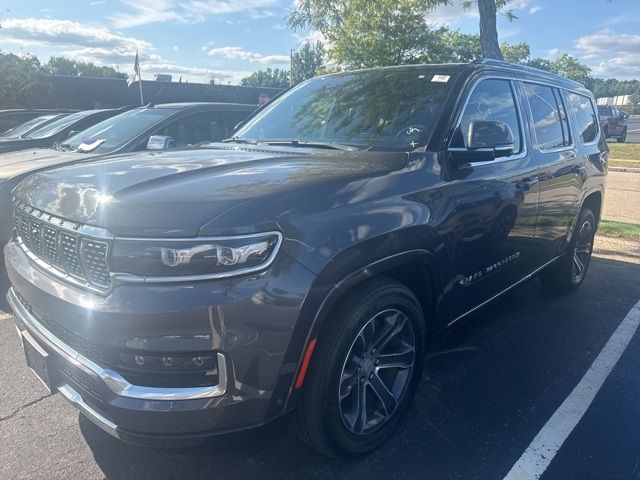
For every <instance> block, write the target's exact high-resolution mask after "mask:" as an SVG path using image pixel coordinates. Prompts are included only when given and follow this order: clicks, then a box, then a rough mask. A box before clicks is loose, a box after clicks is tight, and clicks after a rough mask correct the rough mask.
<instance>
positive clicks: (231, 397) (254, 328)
mask: <svg viewBox="0 0 640 480" xmlns="http://www.w3.org/2000/svg"><path fill="white" fill-rule="evenodd" d="M5 256H6V260H7V271H8V273H9V276H10V278H11V281H12V284H13V288H12V290H11V291H10V292H9V295H8V301H9V303H10V304H11V307H12V309H13V311H14V313H15V319H16V324H17V326H18V329H19V330H20V331H21V332H25V331H26V332H28V334H30V335H31V336H32V337H33V338H34V339H35V340H36V341H37V343H38V344H39V345H40V346H42V347H43V348H44V349H45V350H46V351H47V352H48V353H49V354H50V355H51V356H52V358H53V361H54V364H55V365H56V366H57V368H56V370H58V372H57V373H58V374H57V375H55V385H53V387H54V389H55V390H57V391H58V392H60V393H61V394H62V395H63V396H64V397H65V398H66V399H67V400H68V401H69V402H70V403H71V404H73V405H74V406H75V407H76V408H78V409H79V410H80V411H81V412H82V413H83V414H84V415H85V416H86V417H87V418H88V419H89V420H91V421H92V422H93V423H95V424H96V425H98V426H99V427H100V428H101V429H102V430H104V431H106V432H107V433H109V434H111V435H113V436H115V437H118V438H120V439H122V440H124V441H126V442H129V443H134V444H140V445H145V446H172V447H173V446H185V445H186V446H188V445H191V444H193V443H199V442H200V441H202V440H203V439H204V438H207V437H210V436H216V435H220V434H226V433H230V432H235V431H241V430H246V429H249V428H254V427H258V426H262V425H264V424H266V423H269V422H270V421H271V420H274V419H276V418H279V417H281V416H282V415H283V414H285V413H286V411H285V405H287V404H288V402H287V400H288V397H289V395H290V392H291V385H292V384H293V377H294V375H295V372H296V370H297V365H298V360H299V358H300V353H301V351H302V349H303V346H304V339H305V335H304V327H302V331H300V332H298V331H299V330H300V327H301V326H300V323H301V322H299V321H298V320H299V318H298V317H299V314H300V308H301V305H302V301H303V300H304V297H305V294H306V293H307V289H308V288H309V287H310V285H311V282H312V281H313V278H314V277H313V275H312V274H311V273H310V272H308V271H307V270H306V269H304V268H303V267H301V266H299V265H298V264H297V263H296V262H294V261H293V260H292V259H291V258H290V257H288V256H286V255H284V256H282V257H281V258H280V259H279V261H277V262H276V264H275V265H274V268H275V269H276V270H275V272H282V273H272V272H266V273H263V274H261V275H259V276H257V277H253V278H248V279H235V280H234V279H227V280H218V281H215V282H208V283H201V284H197V285H196V284H194V285H190V286H188V287H185V286H184V285H183V286H179V287H178V286H170V285H166V286H156V287H149V286H120V287H118V288H117V289H115V290H114V291H113V292H111V293H110V294H109V296H108V297H106V298H98V297H96V295H95V294H92V293H90V292H86V291H82V290H80V289H78V288H77V287H73V286H72V285H67V284H65V283H64V282H62V281H61V280H58V279H56V278H53V277H51V276H49V275H48V274H47V273H46V272H43V271H41V270H40V269H39V268H38V267H37V266H35V265H33V264H31V262H30V261H29V259H28V258H27V257H26V256H25V255H24V253H23V252H22V251H21V250H20V249H19V248H18V247H17V246H16V245H15V244H13V243H10V244H9V245H8V246H7V248H6V250H5ZM278 263H280V265H278ZM283 267H285V268H283ZM285 272H286V274H285ZM276 292H282V293H281V294H282V295H286V299H278V298H277V296H278V295H280V294H278V293H276ZM43 312H46V317H47V318H44V317H43V316H42V313H43ZM43 318H44V319H45V320H46V321H43V320H41V319H43ZM52 321H54V322H55V324H56V325H57V327H56V328H50V327H49V325H51V324H52V323H51V322H52ZM302 323H304V322H302ZM58 329H64V330H65V331H67V332H73V334H74V335H76V336H75V337H71V338H69V337H64V336H63V335H61V334H60V330H58ZM296 332H298V333H296ZM80 337H82V338H85V339H87V340H88V341H90V342H93V343H94V344H97V345H98V346H99V347H100V348H102V349H103V350H104V351H107V352H108V351H111V350H117V349H122V348H125V349H126V348H131V347H132V346H135V347H136V348H148V349H149V352H152V353H153V352H154V351H162V352H165V351H167V350H170V351H174V350H175V351H184V350H187V351H189V350H191V349H194V350H195V349H197V350H201V349H202V348H203V347H202V345H203V342H204V343H206V344H207V345H208V349H209V350H210V351H211V352H213V353H215V355H216V356H217V365H218V368H217V370H218V377H217V382H216V384H215V385H208V386H201V387H189V388H185V387H183V388H166V387H149V386H141V385H135V384H134V382H131V381H127V379H125V378H124V376H123V375H121V374H120V373H119V372H118V371H117V368H116V367H111V366H110V365H108V364H105V363H103V362H100V361H96V360H95V358H89V355H86V354H85V353H84V352H86V351H87V349H86V347H84V348H81V347H82V345H80V344H79V343H78V340H77V338H80ZM76 345H78V346H77V347H76Z"/></svg>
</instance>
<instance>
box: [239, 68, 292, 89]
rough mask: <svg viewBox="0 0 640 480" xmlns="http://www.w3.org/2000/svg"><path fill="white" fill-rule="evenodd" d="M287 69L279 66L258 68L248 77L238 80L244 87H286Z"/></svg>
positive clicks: (287, 85)
mask: <svg viewBox="0 0 640 480" xmlns="http://www.w3.org/2000/svg"><path fill="white" fill-rule="evenodd" d="M289 82H290V79H289V71H288V70H281V69H279V68H273V69H271V68H267V69H266V70H258V71H257V72H253V73H252V74H251V75H249V76H248V77H245V78H243V79H242V80H240V85H243V86H245V87H273V88H287V87H289Z"/></svg>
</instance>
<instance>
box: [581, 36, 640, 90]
mask: <svg viewBox="0 0 640 480" xmlns="http://www.w3.org/2000/svg"><path fill="white" fill-rule="evenodd" d="M575 47H576V49H577V50H578V51H579V52H580V53H581V54H582V56H581V59H582V60H583V61H588V63H589V66H590V67H591V68H592V71H593V74H594V75H596V76H601V77H606V78H612V77H617V78H637V77H638V72H640V35H637V34H626V33H623V34H618V33H615V32H613V31H610V30H605V31H603V32H600V33H596V34H593V35H586V36H583V37H580V38H578V39H577V40H576V42H575Z"/></svg>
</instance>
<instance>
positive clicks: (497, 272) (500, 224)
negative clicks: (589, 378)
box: [450, 78, 538, 320]
mask: <svg viewBox="0 0 640 480" xmlns="http://www.w3.org/2000/svg"><path fill="white" fill-rule="evenodd" d="M521 101H522V92H521V87H520V85H519V83H518V82H516V81H512V80H509V79H501V78H486V79H483V80H481V81H479V82H478V83H476V84H475V85H474V86H473V87H472V91H471V93H470V94H469V96H468V99H467V102H466V104H465V107H464V110H463V112H462V114H461V116H460V119H459V122H458V127H457V128H456V130H455V133H454V136H453V140H452V142H451V145H450V148H454V149H456V150H458V151H459V150H461V149H463V150H466V151H467V152H466V153H465V156H468V158H469V159H470V160H469V163H465V164H458V165H456V166H450V168H451V171H452V172H453V173H452V175H453V178H454V179H455V180H454V184H453V186H452V190H453V195H454V222H455V230H454V231H455V234H454V272H453V285H452V289H451V295H450V298H451V299H452V301H451V302H450V312H451V314H452V318H453V319H454V320H455V319H457V318H458V317H460V316H461V315H463V314H465V313H467V312H469V311H471V310H473V309H474V308H475V307H477V306H478V305H480V304H482V303H483V302H485V301H487V300H489V299H491V298H492V297H493V296H495V295H497V294H499V293H501V292H502V291H504V290H505V289H507V288H509V287H510V286H511V285H513V283H515V282H516V281H517V280H519V273H518V272H519V271H522V270H523V269H524V270H527V268H529V266H530V265H531V264H532V256H533V255H532V254H533V252H534V251H535V250H536V249H537V247H536V245H535V237H534V233H535V221H536V216H537V211H538V164H537V161H536V158H535V156H534V155H532V152H531V149H530V148H529V141H528V133H527V130H526V129H524V128H523V123H522V118H523V115H522V113H521V108H520V105H521ZM477 120H484V121H492V122H502V123H504V124H506V125H507V126H508V127H509V128H510V129H511V133H512V136H513V145H514V150H513V154H511V155H509V156H505V157H500V158H496V159H494V160H492V161H477V162H474V156H473V155H474V154H473V150H472V149H469V144H468V142H469V128H470V124H471V122H472V121H477Z"/></svg>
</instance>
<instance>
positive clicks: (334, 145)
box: [261, 140, 360, 152]
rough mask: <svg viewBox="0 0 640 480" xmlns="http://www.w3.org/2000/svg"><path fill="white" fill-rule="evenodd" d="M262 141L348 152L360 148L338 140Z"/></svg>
mask: <svg viewBox="0 0 640 480" xmlns="http://www.w3.org/2000/svg"><path fill="white" fill-rule="evenodd" d="M261 143H265V144H267V145H291V146H293V147H307V148H328V149H331V150H344V151H348V152H354V151H356V150H360V149H359V148H358V147H354V146H353V145H345V144H342V143H336V142H317V141H315V140H314V141H306V140H303V141H301V140H273V141H270V140H263V141H262V142H261Z"/></svg>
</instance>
